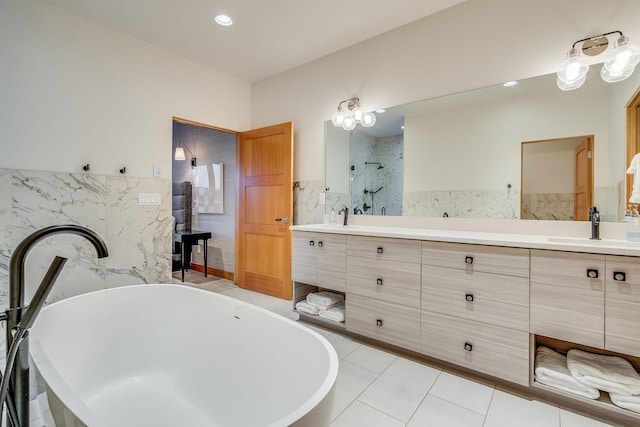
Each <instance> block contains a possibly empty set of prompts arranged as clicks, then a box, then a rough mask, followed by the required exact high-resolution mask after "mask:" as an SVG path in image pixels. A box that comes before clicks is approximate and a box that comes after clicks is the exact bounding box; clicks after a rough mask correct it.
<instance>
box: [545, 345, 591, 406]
mask: <svg viewBox="0 0 640 427" xmlns="http://www.w3.org/2000/svg"><path fill="white" fill-rule="evenodd" d="M534 373H535V380H536V381H537V382H539V383H541V384H546V385H548V386H550V387H553V388H557V389H560V390H562V391H566V392H568V393H572V394H576V395H578V396H582V397H586V398H588V399H597V398H599V397H600V390H598V389H597V388H594V387H589V386H586V385H584V384H582V383H580V382H578V381H576V379H575V378H573V376H571V372H569V369H567V356H565V355H563V354H560V353H557V352H555V351H553V350H551V349H550V348H549V347H544V346H541V347H538V349H537V350H536V361H535V370H534Z"/></svg>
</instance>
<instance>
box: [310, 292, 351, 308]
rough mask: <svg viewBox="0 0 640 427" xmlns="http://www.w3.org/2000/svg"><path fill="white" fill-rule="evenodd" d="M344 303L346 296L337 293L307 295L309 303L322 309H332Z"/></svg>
mask: <svg viewBox="0 0 640 427" xmlns="http://www.w3.org/2000/svg"><path fill="white" fill-rule="evenodd" d="M343 301H344V295H342V294H337V293H335V292H327V291H322V292H312V293H310V294H308V295H307V302H308V303H309V304H311V305H315V306H316V307H318V308H320V309H327V308H331V307H333V306H334V305H338V304H340V303H341V302H343Z"/></svg>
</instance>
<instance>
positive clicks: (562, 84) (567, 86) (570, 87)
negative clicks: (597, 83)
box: [556, 74, 587, 90]
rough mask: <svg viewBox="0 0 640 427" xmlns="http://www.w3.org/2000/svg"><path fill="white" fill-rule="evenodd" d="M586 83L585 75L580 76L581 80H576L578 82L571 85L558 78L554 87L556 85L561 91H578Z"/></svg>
mask: <svg viewBox="0 0 640 427" xmlns="http://www.w3.org/2000/svg"><path fill="white" fill-rule="evenodd" d="M586 81H587V75H586V74H585V75H584V76H582V78H581V79H578V80H576V81H574V82H573V83H565V82H563V81H562V80H560V78H559V77H558V78H557V79H556V85H558V87H559V88H560V89H562V90H574V89H578V88H579V87H580V86H582V85H583V84H584V82H586Z"/></svg>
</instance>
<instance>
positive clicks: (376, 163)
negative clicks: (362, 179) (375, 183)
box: [364, 162, 384, 169]
mask: <svg viewBox="0 0 640 427" xmlns="http://www.w3.org/2000/svg"><path fill="white" fill-rule="evenodd" d="M364 164H365V165H378V169H384V166H382V165H381V164H380V162H364Z"/></svg>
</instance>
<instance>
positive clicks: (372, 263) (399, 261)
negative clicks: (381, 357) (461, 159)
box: [345, 236, 420, 351]
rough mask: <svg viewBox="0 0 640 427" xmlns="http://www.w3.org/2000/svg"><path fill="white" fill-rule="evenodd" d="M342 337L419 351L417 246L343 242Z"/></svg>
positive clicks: (391, 241)
mask: <svg viewBox="0 0 640 427" xmlns="http://www.w3.org/2000/svg"><path fill="white" fill-rule="evenodd" d="M345 313H346V321H345V323H346V328H347V331H350V332H353V333H357V334H360V335H364V336H367V337H370V338H374V339H377V340H380V341H384V342H387V343H390V344H393V345H396V346H399V347H403V348H407V349H410V350H414V351H418V350H419V349H420V241H419V240H409V239H393V238H379V237H365V236H349V238H348V239H347V296H346V298H345Z"/></svg>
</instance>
